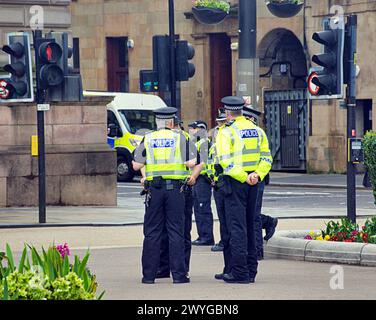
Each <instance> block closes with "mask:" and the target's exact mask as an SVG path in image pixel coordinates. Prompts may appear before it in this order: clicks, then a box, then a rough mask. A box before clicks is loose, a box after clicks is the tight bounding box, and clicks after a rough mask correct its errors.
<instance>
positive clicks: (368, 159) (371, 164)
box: [363, 131, 376, 204]
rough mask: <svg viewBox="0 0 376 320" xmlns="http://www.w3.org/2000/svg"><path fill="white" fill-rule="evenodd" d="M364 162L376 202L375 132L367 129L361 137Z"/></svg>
mask: <svg viewBox="0 0 376 320" xmlns="http://www.w3.org/2000/svg"><path fill="white" fill-rule="evenodd" d="M363 148H364V158H365V164H366V166H367V168H368V173H369V176H370V178H371V183H372V187H373V196H374V198H375V204H376V132H375V131H368V132H367V133H366V134H365V135H364V138H363Z"/></svg>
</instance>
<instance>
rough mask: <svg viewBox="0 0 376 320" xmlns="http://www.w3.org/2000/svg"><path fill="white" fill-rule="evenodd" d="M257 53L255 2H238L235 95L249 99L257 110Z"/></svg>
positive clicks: (240, 0) (254, 0) (244, 0)
mask: <svg viewBox="0 0 376 320" xmlns="http://www.w3.org/2000/svg"><path fill="white" fill-rule="evenodd" d="M256 52H257V2H256V0H239V59H238V61H237V65H236V69H237V70H236V82H237V85H236V94H237V96H239V97H250V101H249V102H250V103H251V104H252V105H253V106H254V107H255V109H257V95H258V94H257V92H258V87H259V83H258V80H259V62H258V59H257V58H256Z"/></svg>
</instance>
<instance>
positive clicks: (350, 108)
mask: <svg viewBox="0 0 376 320" xmlns="http://www.w3.org/2000/svg"><path fill="white" fill-rule="evenodd" d="M346 40H347V41H346V42H347V43H346V45H347V46H348V48H349V55H348V57H349V60H348V61H345V63H346V64H347V70H348V71H349V72H348V80H347V144H348V152H350V146H349V145H350V138H355V137H356V121H355V108H356V50H357V47H356V41H357V16H356V15H350V16H349V17H348V21H347V36H346ZM349 158H350V157H349V156H348V159H347V217H348V218H349V219H350V220H351V221H352V222H354V223H355V222H356V167H355V164H354V163H353V162H351V160H350V159H349Z"/></svg>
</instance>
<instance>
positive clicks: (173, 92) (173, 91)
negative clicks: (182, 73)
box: [168, 0, 180, 114]
mask: <svg viewBox="0 0 376 320" xmlns="http://www.w3.org/2000/svg"><path fill="white" fill-rule="evenodd" d="M168 26H169V43H170V46H169V47H170V71H171V77H170V79H171V83H170V93H171V107H174V108H177V103H176V77H175V19H174V0H168ZM178 114H180V110H178Z"/></svg>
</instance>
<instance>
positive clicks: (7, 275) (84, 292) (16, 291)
mask: <svg viewBox="0 0 376 320" xmlns="http://www.w3.org/2000/svg"><path fill="white" fill-rule="evenodd" d="M30 255H31V259H30ZM69 255H70V252H69V247H68V245H67V244H64V245H58V246H51V247H49V248H48V250H47V251H45V250H44V248H42V253H40V252H38V251H37V250H36V248H35V247H33V246H29V245H25V247H24V250H23V252H22V255H21V258H20V261H19V264H18V266H16V265H15V263H14V259H13V253H12V250H11V248H10V246H9V245H8V244H7V245H6V252H0V299H1V300H94V299H101V298H102V297H103V294H104V292H103V293H102V294H101V295H100V296H99V297H96V290H97V286H98V284H97V283H96V281H95V280H96V276H95V275H94V274H92V273H91V272H90V270H89V269H88V268H87V267H86V265H87V262H88V260H89V255H90V253H89V251H88V252H87V253H86V255H85V256H84V258H83V259H82V260H80V258H79V257H78V256H74V263H73V264H71V263H70V261H69ZM3 261H6V262H7V263H6V265H3Z"/></svg>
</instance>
